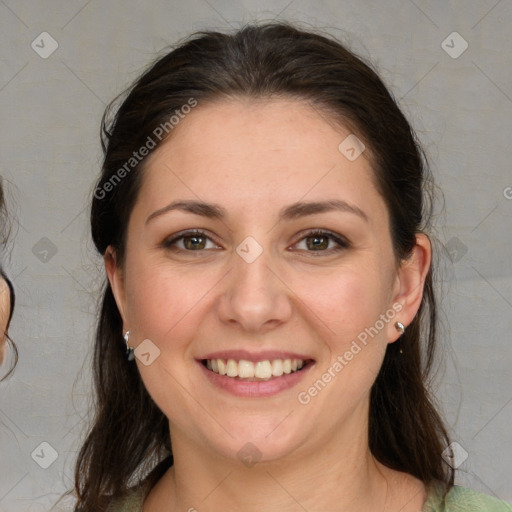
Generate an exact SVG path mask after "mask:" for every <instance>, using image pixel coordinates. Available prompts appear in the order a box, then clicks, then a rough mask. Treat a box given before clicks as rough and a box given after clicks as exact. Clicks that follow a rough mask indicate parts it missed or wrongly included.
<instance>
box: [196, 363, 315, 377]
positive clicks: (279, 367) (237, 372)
mask: <svg viewBox="0 0 512 512" xmlns="http://www.w3.org/2000/svg"><path fill="white" fill-rule="evenodd" d="M201 362H202V364H203V365H204V366H205V367H206V368H207V369H208V370H210V371H211V372H213V373H217V374H218V375H223V376H226V377H230V378H232V379H235V380H243V381H267V380H271V379H274V378H277V377H282V376H283V375H289V374H291V373H296V372H300V371H302V370H303V369H304V368H305V367H306V366H308V365H310V364H312V363H313V362H314V361H313V359H272V360H269V359H266V360H264V361H257V362H253V361H248V360H246V359H240V360H237V359H203V360H202V361H201Z"/></svg>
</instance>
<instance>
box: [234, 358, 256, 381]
mask: <svg viewBox="0 0 512 512" xmlns="http://www.w3.org/2000/svg"><path fill="white" fill-rule="evenodd" d="M238 376H239V377H240V378H241V379H245V378H250V377H254V363H253V362H252V361H246V360H245V359H240V361H238Z"/></svg>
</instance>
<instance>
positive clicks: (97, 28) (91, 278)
mask: <svg viewBox="0 0 512 512" xmlns="http://www.w3.org/2000/svg"><path fill="white" fill-rule="evenodd" d="M274 18H278V19H286V20H289V21H300V22H302V23H303V24H305V25H306V26H311V27H312V28H314V27H318V28H320V29H322V30H324V31H326V32H330V33H332V34H333V35H335V36H337V37H339V38H341V39H342V40H345V41H347V42H349V45H350V46H351V48H352V49H353V50H355V51H356V52H358V53H359V54H361V55H362V56H364V57H367V58H370V59H371V60H372V61H373V62H374V63H375V65H376V66H377V68H378V70H379V71H380V73H381V75H382V77H383V78H384V80H385V82H386V83H387V84H388V86H389V87H390V88H391V89H392V91H393V92H394V94H395V96H396V97H397V98H398V99H399V102H400V105H401V106H402V107H403V109H404V111H405V112H406V114H407V115H408V116H409V118H410V119H411V121H412V123H413V125H414V127H415V128H416V130H417V132H418V134H419V137H420V139H421V140H422V142H423V143H424V145H425V147H426V148H427V151H428V154H429V156H430V159H431V161H432V167H433V171H434V173H435V176H436V178H437V183H438V184H439V186H440V187H441V188H442V189H443V191H444V194H445V200H446V203H445V208H444V211H441V210H440V209H439V210H438V212H439V213H438V215H437V216H436V228H435V235H436V237H437V239H438V241H439V243H438V247H437V248H438V254H439V255H440V258H439V262H438V267H439V270H440V272H441V279H442V287H441V290H440V291H441V297H440V303H441V307H442V309H443V314H442V321H443V332H442V334H443V336H442V348H443V350H444V356H443V361H442V365H441V368H440V371H439V373H438V375H437V378H436V389H437V397H438V400H439V402H440V404H441V407H442V409H443V411H444V413H445V415H446V418H447V423H448V425H449V426H450V429H451V432H452V435H453V439H454V440H456V441H457V442H458V443H459V445H460V447H458V448H457V449H456V451H455V452H456V459H457V461H456V463H457V464H459V463H460V467H459V472H458V477H457V481H458V483H460V484H464V485H467V486H471V487H473V488H475V489H477V490H480V491H483V492H486V493H488V494H491V495H495V496H498V497H500V498H502V499H506V500H509V501H512V483H511V480H512V477H511V475H512V439H511V435H510V432H511V428H510V425H511V424H512V372H510V363H511V360H512V343H511V342H512V339H511V330H512V314H511V313H512V264H511V261H512V258H511V255H512V251H511V249H512V234H511V218H512V199H511V198H510V197H512V189H510V188H509V187H512V172H511V161H512V150H511V136H512V130H511V125H510V118H511V115H512V66H511V60H512V59H511V52H512V32H511V31H510V27H511V26H512V1H511V0H501V1H496V0H485V1H471V2H470V1H449V2H447V1H442V0H438V1H424V2H420V0H415V1H414V2H413V1H412V0H400V1H399V0H395V1H393V0H391V1H386V2H383V1H381V2H377V1H366V2H361V1H357V0H351V1H340V0H336V1H334V0H329V1H327V0H323V1H317V2H313V1H305V0H292V1H290V0H274V1H270V0H264V1H250V0H246V1H244V2H236V3H234V2H228V1H225V0H188V1H186V2H184V1H182V2H164V1H162V0H160V1H152V2H144V3H143V2H138V3H137V2H135V1H123V2H122V1H120V0H118V1H109V2H100V1H98V0H89V1H84V0H71V1H67V2H58V1H57V0H50V1H45V2H34V1H29V0H0V45H1V46H0V48H1V50H0V52H1V63H0V66H1V67H0V105H1V107H0V108H1V113H2V133H1V137H0V145H1V146H0V174H1V175H2V176H3V177H4V180H5V186H6V188H7V190H8V202H9V207H10V209H11V211H12V212H13V213H15V214H16V216H17V222H16V223H15V230H16V231H17V232H16V233H15V237H14V238H13V240H12V243H11V248H10V251H9V253H8V254H5V255H4V257H3V259H4V262H5V264H6V267H7V270H8V272H9V274H10V275H11V276H12V278H13V280H14V283H15V287H16V291H17V308H16V311H15V317H14V320H13V324H12V330H11V335H12V337H13V338H14V339H15V340H16V342H17V344H18V347H19V352H20V362H19V365H18V367H17V369H16V372H15V374H14V376H13V377H12V378H11V379H9V380H8V381H7V382H4V383H3V384H1V385H0V436H1V437H0V453H1V455H0V460H1V462H0V510H1V511H16V512H23V511H31V512H39V511H46V510H49V509H50V508H51V506H52V504H53V503H54V502H55V501H56V499H57V498H58V497H59V495H60V494H61V493H62V492H64V491H65V490H66V489H69V488H70V487H72V478H71V476H72V471H73V470H72V467H73V466H72V465H73V461H74V459H75V456H76V450H77V448H78V446H79V439H80V436H81V435H82V433H83V428H84V420H85V419H86V417H87V404H88V403H89V401H90V392H89V390H90V380H89V364H90V356H91V347H92V334H93V329H94V320H95V314H96V301H97V297H98V291H99V288H100V285H101V282H102V273H101V270H102V267H101V260H100V259H99V257H98V256H97V255H95V254H94V251H93V250H92V244H91V242H90V241H89V232H88V211H87V210H88V201H89V197H90V195H91V192H92V188H93V183H94V181H95V179H96V177H97V175H98V169H99V165H100V161H101V150H100V145H99V137H98V134H99V123H100V118H101V114H102V112H103V109H104V106H105V104H106V103H107V102H108V101H110V100H111V99H112V98H113V97H114V96H115V95H116V94H117V93H119V92H120V91H121V90H122V89H124V87H125V86H127V85H128V84H129V83H130V82H131V81H132V80H133V79H134V78H135V77H136V76H137V74H138V73H139V72H140V71H141V69H142V68H143V67H144V66H146V65H147V64H148V62H149V61H150V60H151V59H153V58H154V57H155V55H156V52H159V51H160V50H161V49H162V48H164V47H165V46H167V45H169V44H172V43H174V42H176V41H177V40H178V39H180V38H182V37H184V36H186V35H187V34H188V33H189V32H191V31H194V30H199V29H203V28H217V29H225V28H230V27H235V28H236V27H239V26H240V25H241V24H242V23H244V22H249V21H255V20H271V19H274ZM454 31H456V32H458V33H459V34H460V35H461V36H462V38H463V39H464V40H465V41H466V42H467V44H468V48H467V50H466V51H464V53H462V54H461V55H459V56H457V54H458V53H459V52H460V51H461V50H462V49H463V44H464V42H463V41H462V39H458V38H457V36H455V38H454V37H453V36H451V37H450V38H448V39H447V37H448V36H449V35H450V34H451V33H452V32H454ZM42 32H48V33H49V34H50V35H51V37H52V38H54V39H55V41H56V42H57V43H58V48H57V50H56V51H55V52H54V53H52V54H51V55H49V56H47V55H44V52H48V51H49V50H50V49H51V41H50V39H49V38H48V36H40V34H41V33H42ZM41 39H43V42H41ZM445 40H446V42H445V43H443V41H445ZM33 41H35V43H34V45H35V44H38V45H39V47H35V49H33V48H32V47H31V43H32V42H33ZM43 46H44V48H43ZM450 47H451V48H450ZM36 50H37V51H38V52H39V53H38V52H37V51H36ZM446 50H448V51H446ZM449 52H451V53H452V55H450V54H449ZM40 54H43V55H44V56H46V57H47V58H42V57H41V56H40ZM454 56H457V58H454ZM507 196H508V197H509V198H508V199H507ZM444 248H446V250H444ZM45 251H46V252H45ZM41 443H49V445H50V446H51V448H50V447H49V446H48V445H42V446H41ZM52 450H55V452H56V454H55V453H54V452H53V451H52ZM462 450H464V451H462ZM465 452H467V454H468V456H467V459H466V460H464V462H462V463H461V461H462V459H464V457H465ZM55 455H57V459H56V460H55V461H53V458H54V456H55ZM52 456H53V457H52ZM52 461H53V463H52V464H51V465H50V466H49V467H48V468H47V469H44V468H43V467H41V465H47V464H49V463H50V462H52ZM454 464H455V462H454ZM60 509H62V510H65V509H69V502H68V505H67V507H66V506H65V502H63V503H62V504H61V505H59V510H60Z"/></svg>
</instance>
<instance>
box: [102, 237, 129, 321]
mask: <svg viewBox="0 0 512 512" xmlns="http://www.w3.org/2000/svg"><path fill="white" fill-rule="evenodd" d="M103 261H104V263H105V270H106V271H107V277H108V280H109V282H110V288H111V289H112V293H113V295H114V299H115V301H116V304H117V309H118V310H119V313H120V314H121V318H122V319H123V330H125V329H124V326H126V325H127V318H126V293H125V287H124V276H123V272H122V268H121V267H120V266H119V264H118V261H117V255H116V251H115V249H114V248H113V247H112V246H110V245H109V246H108V247H107V250H106V251H105V254H104V256H103Z"/></svg>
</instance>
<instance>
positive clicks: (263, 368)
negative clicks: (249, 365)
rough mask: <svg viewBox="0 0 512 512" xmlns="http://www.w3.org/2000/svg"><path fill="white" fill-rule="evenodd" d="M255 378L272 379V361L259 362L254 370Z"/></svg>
mask: <svg viewBox="0 0 512 512" xmlns="http://www.w3.org/2000/svg"><path fill="white" fill-rule="evenodd" d="M254 376H255V377H258V379H270V377H272V366H271V365H270V361H258V362H257V363H256V367H255V368H254Z"/></svg>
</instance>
